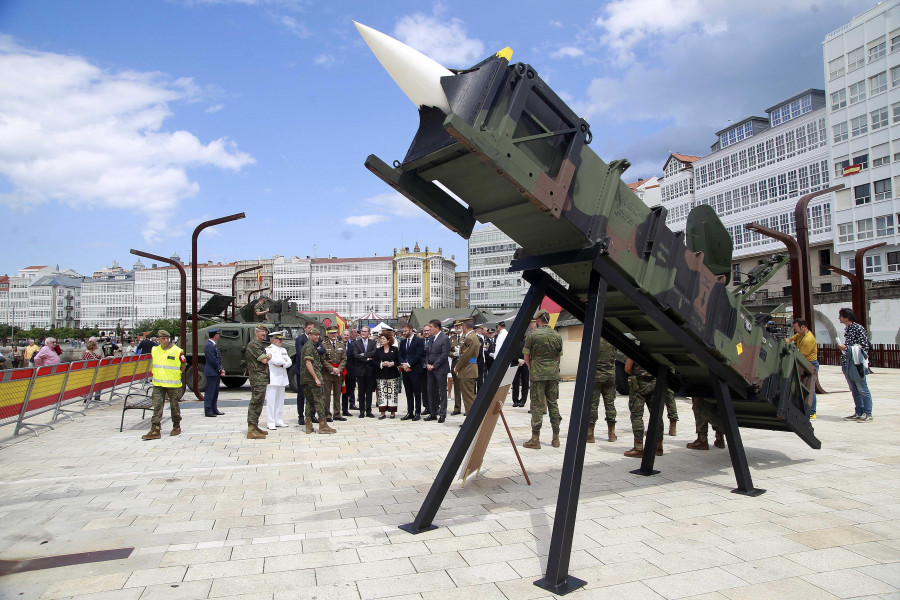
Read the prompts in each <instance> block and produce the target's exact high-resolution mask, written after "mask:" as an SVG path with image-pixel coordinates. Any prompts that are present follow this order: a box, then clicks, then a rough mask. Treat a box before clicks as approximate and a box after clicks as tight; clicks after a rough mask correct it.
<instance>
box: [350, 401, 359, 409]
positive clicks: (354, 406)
mask: <svg viewBox="0 0 900 600" xmlns="http://www.w3.org/2000/svg"><path fill="white" fill-rule="evenodd" d="M350 410H357V406H356V402H351V403H350Z"/></svg>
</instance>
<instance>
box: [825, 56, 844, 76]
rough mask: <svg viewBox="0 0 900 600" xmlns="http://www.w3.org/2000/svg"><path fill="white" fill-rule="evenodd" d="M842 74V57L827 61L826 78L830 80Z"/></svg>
mask: <svg viewBox="0 0 900 600" xmlns="http://www.w3.org/2000/svg"><path fill="white" fill-rule="evenodd" d="M843 75H844V57H843V56H841V57H840V58H836V59H834V60H832V61H829V63H828V80H829V81H832V80H835V79H837V78H838V77H843Z"/></svg>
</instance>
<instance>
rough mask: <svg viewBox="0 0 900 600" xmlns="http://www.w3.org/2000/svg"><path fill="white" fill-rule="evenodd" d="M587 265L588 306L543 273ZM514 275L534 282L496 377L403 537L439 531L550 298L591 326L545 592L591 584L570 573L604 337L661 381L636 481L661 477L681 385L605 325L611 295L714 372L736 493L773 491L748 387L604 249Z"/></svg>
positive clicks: (564, 256)
mask: <svg viewBox="0 0 900 600" xmlns="http://www.w3.org/2000/svg"><path fill="white" fill-rule="evenodd" d="M587 257H590V258H588V260H590V261H591V276H590V283H589V289H588V293H587V302H585V301H584V300H582V299H581V298H579V297H578V296H577V295H576V294H575V293H574V292H571V291H569V290H567V289H566V288H564V287H563V286H562V285H561V284H559V283H558V282H557V281H556V280H554V279H553V278H552V277H551V276H550V275H548V274H547V273H545V272H544V271H542V270H541V268H542V267H548V266H552V265H560V264H571V263H575V262H584V261H585V259H586V258H587ZM511 268H512V269H514V270H518V269H521V268H525V269H526V270H525V271H524V272H523V274H522V278H523V279H525V280H526V281H527V282H529V283H530V284H531V287H530V288H529V290H528V293H527V294H526V295H525V299H524V301H523V303H522V308H521V309H520V310H519V312H518V314H517V315H516V318H515V321H514V322H513V324H512V327H511V328H510V329H509V331H508V333H507V341H506V343H504V344H503V347H502V348H501V350H500V356H499V357H497V359H496V360H495V361H494V366H492V367H491V369H490V370H489V371H488V373H487V375H486V377H485V385H484V386H482V387H480V388H479V390H478V394H477V396H476V398H475V403H474V404H473V405H472V409H471V410H470V411H469V414H468V416H467V417H466V419H465V421H464V422H463V424H462V427H461V428H460V431H459V434H458V435H457V437H456V440H454V442H453V445H452V446H451V447H450V451H449V452H448V453H447V458H446V459H445V460H444V463H443V464H442V465H441V468H440V471H439V472H438V475H437V477H436V478H435V480H434V483H433V484H432V486H431V489H430V490H429V491H428V494H427V496H426V497H425V501H424V502H423V503H422V507H421V509H420V510H419V512H418V514H417V515H416V519H415V521H413V522H412V523H407V524H405V525H401V526H400V529H403V530H404V531H408V532H409V533H412V534H418V533H422V532H424V531H430V530H432V529H435V528H436V527H437V526H436V525H434V524H433V520H434V518H435V516H436V514H437V511H438V509H439V508H440V504H441V502H442V501H443V499H444V497H445V496H446V495H447V491H448V490H449V489H450V485H451V483H452V481H453V477H454V474H455V473H456V472H457V471H458V469H459V467H460V465H461V464H462V461H463V459H464V457H465V455H466V452H467V451H468V449H469V447H470V446H471V444H472V442H473V440H474V439H475V435H476V433H477V431H478V427H479V426H480V424H481V422H482V421H483V420H484V417H485V415H486V414H487V411H488V410H489V408H490V406H491V399H492V398H493V397H494V395H495V394H496V393H497V390H498V389H499V387H500V381H501V379H502V378H503V375H504V374H505V371H506V370H505V369H504V368H503V366H504V365H509V364H510V359H511V356H512V355H511V353H512V349H513V348H518V347H519V345H520V344H521V342H522V340H523V339H524V337H525V331H526V329H527V326H528V323H529V322H530V320H531V315H532V314H534V311H535V310H536V309H537V308H538V307H539V305H540V303H541V300H542V299H543V298H544V296H545V295H546V296H547V297H548V298H550V299H551V300H553V301H554V302H556V303H557V304H559V305H560V306H561V307H562V308H564V309H565V310H568V311H569V312H570V313H571V314H572V315H573V316H574V317H575V318H576V319H579V320H580V321H581V322H582V323H584V332H583V335H582V341H581V351H580V353H579V360H578V371H577V375H576V379H575V393H574V397H573V401H572V413H571V416H570V422H569V432H568V441H567V443H566V450H565V457H564V460H563V468H562V474H561V476H560V484H559V496H558V498H557V502H556V517H555V520H554V522H553V532H552V535H551V539H550V552H549V556H548V559H547V570H546V572H545V575H544V577H543V578H541V579H539V580H537V581H535V582H534V583H535V585H536V586H538V587H541V588H543V589H546V590H548V591H551V592H553V593H555V594H560V595H564V594H567V593H569V592H571V591H573V590H576V589H578V588H580V587H582V586H583V585H585V583H586V582H584V581H582V580H580V579H577V578H575V577H572V576H570V575H569V573H568V571H569V559H570V556H571V552H572V538H573V534H574V529H575V520H576V512H577V509H578V498H579V494H580V490H581V477H582V471H583V468H584V457H585V448H586V442H587V428H588V420H589V414H590V401H591V394H592V391H593V381H594V375H595V373H596V368H597V361H596V358H595V357H596V356H597V351H598V344H599V338H600V335H598V333H599V334H602V336H603V337H604V338H606V339H607V340H609V341H610V342H611V343H612V344H613V345H614V346H616V347H617V348H619V349H620V350H622V352H624V353H625V354H626V355H628V356H629V357H630V358H632V359H633V360H634V361H635V362H637V363H638V364H639V365H641V366H642V367H644V368H645V369H647V370H648V371H649V372H651V373H656V374H657V385H656V390H655V393H654V396H653V400H652V403H651V406H650V425H649V427H648V429H647V442H646V445H645V451H644V455H643V459H642V461H641V468H640V469H638V470H636V471H632V472H633V473H638V474H641V475H653V474H655V473H658V472H659V471H655V470H654V469H653V465H654V460H655V458H656V446H657V444H658V442H659V439H660V437H661V436H662V418H661V417H662V408H663V407H662V405H663V397H664V395H665V393H666V389H667V388H668V387H670V386H673V379H674V378H673V377H670V372H669V367H668V366H667V365H665V364H661V363H659V362H658V361H657V360H656V359H654V358H653V357H651V356H650V355H648V354H646V353H645V352H643V351H642V349H641V347H640V346H638V345H636V344H635V343H634V342H633V341H631V340H630V339H629V338H628V337H626V336H625V335H624V333H623V332H621V331H618V330H617V329H616V328H615V327H614V326H613V325H612V324H611V323H610V322H608V321H605V320H604V309H605V304H606V295H607V291H608V289H609V288H610V287H612V288H614V289H615V290H616V291H618V292H620V293H622V294H623V295H624V296H625V297H627V298H628V299H629V300H630V301H631V302H633V303H634V304H635V306H637V307H638V308H639V309H640V310H642V311H643V312H644V313H645V314H647V316H649V317H650V318H651V319H652V320H653V321H654V322H656V323H657V324H658V325H659V326H660V327H661V328H662V329H663V330H665V331H666V332H667V333H668V334H669V335H671V336H672V337H674V338H675V339H676V340H677V341H678V342H679V343H681V344H682V345H683V346H684V347H685V350H686V351H688V352H691V353H693V354H694V355H696V356H697V357H698V358H700V359H701V360H703V361H704V362H705V364H707V365H709V369H710V376H711V382H710V384H711V385H710V387H711V388H712V391H713V392H714V394H715V397H716V399H717V401H718V403H719V411H720V414H722V415H723V416H724V423H723V426H724V429H725V435H726V438H727V440H728V450H729V454H730V456H731V463H732V467H733V468H734V472H735V478H736V479H737V484H738V489H736V490H734V491H735V492H736V493H742V494H746V495H748V496H757V495H759V494H761V493H763V492H764V491H765V490H759V489H756V488H754V487H753V481H752V478H751V477H750V470H749V466H748V464H747V457H746V455H745V453H744V447H743V443H742V441H741V435H740V431H739V430H738V425H737V419H736V417H735V412H734V407H733V406H732V403H731V398H732V396H731V390H732V389H734V390H736V391H737V392H738V393H739V394H741V395H745V394H746V393H747V391H746V383H743V384H742V380H741V379H740V376H739V375H738V374H737V373H735V372H733V371H731V370H730V369H728V368H727V367H725V366H724V365H723V364H722V363H720V362H719V361H718V360H716V359H715V358H714V357H713V356H712V355H711V354H710V352H709V350H708V349H707V348H706V347H705V346H703V344H701V343H700V342H697V341H696V340H694V339H693V338H692V337H691V336H690V335H689V334H688V333H687V332H686V331H685V330H683V329H682V328H681V327H680V326H679V325H678V324H677V323H675V322H674V321H672V320H671V319H670V318H669V317H668V316H667V315H666V314H665V313H664V312H663V311H662V310H661V309H660V308H659V307H658V306H656V305H655V304H653V303H652V302H651V300H650V299H648V298H647V297H646V296H644V295H643V293H641V291H640V290H639V289H638V288H636V287H635V286H634V285H632V284H630V283H629V282H628V281H627V280H626V279H625V278H624V277H623V276H622V275H621V274H619V273H618V271H617V270H616V268H615V266H614V265H612V264H611V263H609V262H608V259H607V258H606V257H605V256H603V251H602V248H600V249H599V251H597V250H593V249H590V250H576V251H571V252H568V253H566V252H563V253H553V254H549V255H544V256H535V257H527V258H522V259H518V260H516V261H514V262H513V265H512V267H511ZM729 384H731V385H729ZM707 391H708V390H707Z"/></svg>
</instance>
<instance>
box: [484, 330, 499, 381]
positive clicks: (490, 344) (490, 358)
mask: <svg viewBox="0 0 900 600" xmlns="http://www.w3.org/2000/svg"><path fill="white" fill-rule="evenodd" d="M496 335H497V330H496V329H494V328H493V327H491V328H490V329H488V330H487V337H486V338H484V348H483V352H484V373H485V375H487V374H488V373H489V372H490V370H491V367H493V366H494V350H495V349H496V348H497V337H496Z"/></svg>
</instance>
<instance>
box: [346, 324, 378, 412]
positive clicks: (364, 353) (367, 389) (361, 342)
mask: <svg viewBox="0 0 900 600" xmlns="http://www.w3.org/2000/svg"><path fill="white" fill-rule="evenodd" d="M351 346H352V348H353V354H352V358H353V371H354V372H355V373H356V399H357V400H358V401H359V418H360V419H362V418H363V417H372V418H375V415H373V414H372V392H374V391H375V350H376V349H377V348H378V344H376V343H375V340H373V339H371V338H370V337H369V328H368V327H363V328H362V329H361V330H360V332H359V337H358V338H357V339H356V341H355V342H353V344H351Z"/></svg>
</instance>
